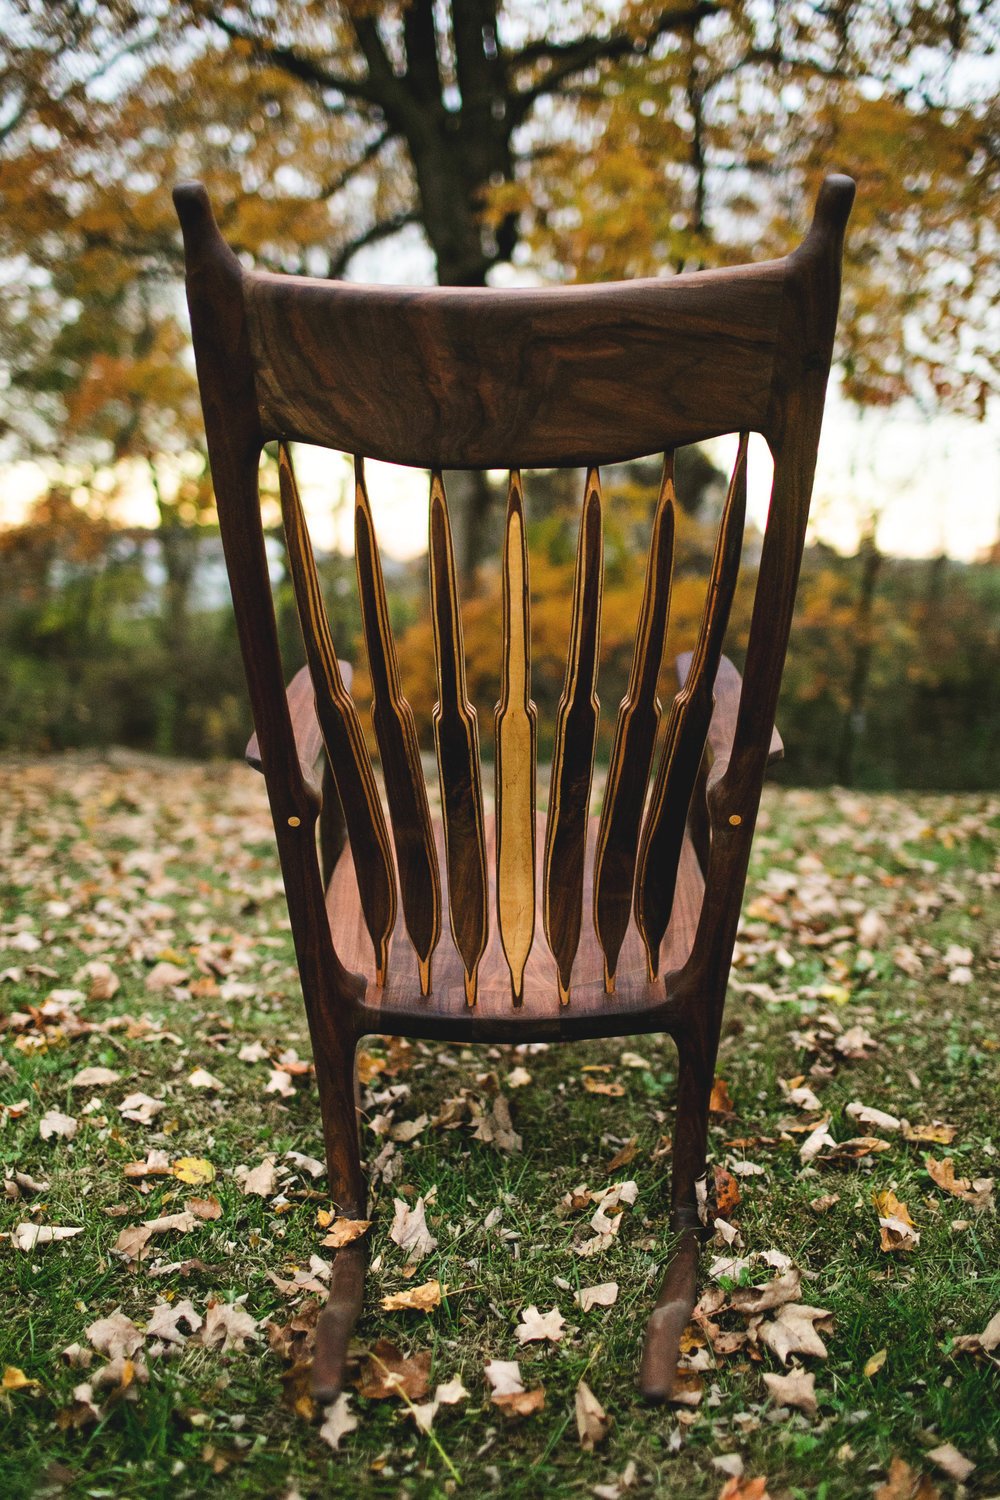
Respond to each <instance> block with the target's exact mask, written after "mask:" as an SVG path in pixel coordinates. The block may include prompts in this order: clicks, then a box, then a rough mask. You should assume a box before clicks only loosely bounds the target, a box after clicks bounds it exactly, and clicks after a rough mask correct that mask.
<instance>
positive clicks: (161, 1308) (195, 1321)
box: [146, 1297, 203, 1347]
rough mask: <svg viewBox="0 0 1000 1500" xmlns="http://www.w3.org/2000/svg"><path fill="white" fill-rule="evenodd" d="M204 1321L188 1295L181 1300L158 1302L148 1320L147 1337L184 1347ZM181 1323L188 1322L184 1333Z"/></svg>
mask: <svg viewBox="0 0 1000 1500" xmlns="http://www.w3.org/2000/svg"><path fill="white" fill-rule="evenodd" d="M202 1322H203V1319H202V1317H201V1314H200V1313H197V1312H195V1310H194V1305H193V1303H192V1302H191V1301H190V1299H189V1298H187V1297H185V1298H184V1299H183V1301H181V1302H158V1303H157V1304H156V1306H155V1307H154V1308H153V1311H152V1312H151V1313H150V1315H149V1318H148V1320H147V1322H146V1338H147V1339H158V1340H159V1341H160V1342H161V1343H163V1344H174V1345H177V1346H178V1347H183V1345H184V1344H185V1343H186V1342H187V1340H188V1338H189V1337H190V1335H191V1334H192V1333H197V1332H198V1329H199V1328H200V1327H201V1326H202ZM181 1323H186V1324H187V1333H182V1331H181V1329H180V1327H179V1325H180V1324H181Z"/></svg>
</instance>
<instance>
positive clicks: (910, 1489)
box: [874, 1458, 941, 1500]
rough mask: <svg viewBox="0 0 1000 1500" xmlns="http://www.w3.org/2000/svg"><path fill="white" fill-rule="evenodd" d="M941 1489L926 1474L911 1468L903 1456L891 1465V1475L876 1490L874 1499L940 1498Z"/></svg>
mask: <svg viewBox="0 0 1000 1500" xmlns="http://www.w3.org/2000/svg"><path fill="white" fill-rule="evenodd" d="M940 1493H941V1492H940V1491H939V1490H938V1488H937V1486H936V1485H933V1484H932V1483H931V1481H930V1480H929V1479H928V1478H927V1476H926V1475H924V1474H918V1473H917V1472H916V1470H915V1469H911V1468H910V1466H909V1464H908V1463H906V1461H905V1460H904V1459H902V1458H894V1459H893V1460H892V1463H891V1464H890V1465H889V1477H888V1479H887V1480H886V1482H885V1484H880V1485H879V1487H878V1489H877V1490H876V1491H875V1496H874V1500H940Z"/></svg>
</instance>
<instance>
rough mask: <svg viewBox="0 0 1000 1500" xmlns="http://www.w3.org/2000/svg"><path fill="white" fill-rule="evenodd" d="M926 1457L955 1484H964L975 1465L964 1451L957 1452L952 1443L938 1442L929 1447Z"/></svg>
mask: <svg viewBox="0 0 1000 1500" xmlns="http://www.w3.org/2000/svg"><path fill="white" fill-rule="evenodd" d="M927 1457H928V1458H929V1459H930V1461H931V1463H932V1464H934V1466H935V1467H936V1468H938V1469H940V1470H941V1471H942V1473H944V1474H947V1476H948V1478H949V1479H954V1480H955V1482H956V1484H964V1483H965V1481H966V1480H967V1479H968V1477H969V1475H970V1474H971V1473H972V1471H973V1469H974V1468H975V1467H976V1466H975V1464H974V1463H973V1462H972V1460H971V1459H969V1458H966V1456H965V1454H964V1453H959V1451H958V1449H957V1448H956V1447H955V1445H954V1443H940V1444H939V1445H938V1447H936V1448H930V1449H929V1450H928V1452H927Z"/></svg>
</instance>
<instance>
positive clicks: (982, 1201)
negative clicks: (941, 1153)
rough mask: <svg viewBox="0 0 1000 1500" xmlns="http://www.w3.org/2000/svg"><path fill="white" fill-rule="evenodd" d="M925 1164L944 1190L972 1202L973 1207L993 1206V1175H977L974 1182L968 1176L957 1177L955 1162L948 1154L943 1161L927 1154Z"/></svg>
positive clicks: (966, 1201) (965, 1201) (955, 1196)
mask: <svg viewBox="0 0 1000 1500" xmlns="http://www.w3.org/2000/svg"><path fill="white" fill-rule="evenodd" d="M924 1166H925V1167H926V1168H927V1172H928V1174H929V1176H930V1177H931V1179H932V1180H933V1181H934V1182H935V1183H936V1184H937V1186H938V1187H939V1188H940V1189H941V1191H942V1192H944V1193H951V1195H952V1197H954V1198H961V1200H962V1202H963V1203H971V1204H972V1206H973V1208H989V1207H990V1206H991V1204H992V1201H993V1178H992V1177H977V1178H976V1179H975V1180H974V1181H972V1182H970V1181H969V1179H968V1178H967V1177H956V1176H955V1166H954V1162H953V1160H952V1158H951V1157H950V1156H946V1157H945V1158H944V1160H943V1161H935V1159H934V1157H933V1156H925V1157H924Z"/></svg>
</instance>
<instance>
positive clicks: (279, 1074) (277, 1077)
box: [264, 1068, 295, 1099]
mask: <svg viewBox="0 0 1000 1500" xmlns="http://www.w3.org/2000/svg"><path fill="white" fill-rule="evenodd" d="M264 1093H265V1094H280V1095H281V1097H282V1098H283V1099H290V1098H291V1097H292V1095H293V1094H294V1093H295V1085H294V1084H293V1082H292V1075H291V1073H289V1072H286V1070H285V1069H284V1068H272V1069H271V1071H270V1073H269V1074H268V1075H267V1083H266V1085H265V1087H264Z"/></svg>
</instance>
